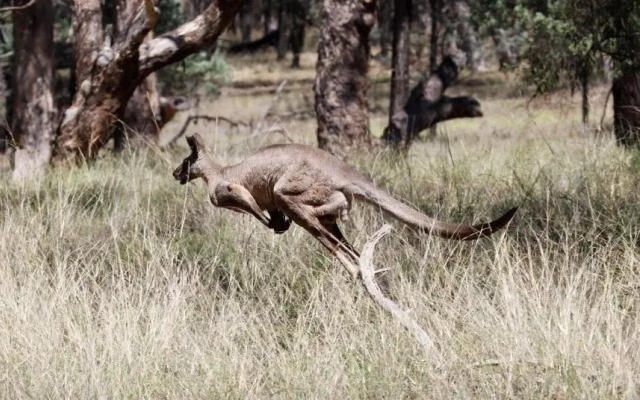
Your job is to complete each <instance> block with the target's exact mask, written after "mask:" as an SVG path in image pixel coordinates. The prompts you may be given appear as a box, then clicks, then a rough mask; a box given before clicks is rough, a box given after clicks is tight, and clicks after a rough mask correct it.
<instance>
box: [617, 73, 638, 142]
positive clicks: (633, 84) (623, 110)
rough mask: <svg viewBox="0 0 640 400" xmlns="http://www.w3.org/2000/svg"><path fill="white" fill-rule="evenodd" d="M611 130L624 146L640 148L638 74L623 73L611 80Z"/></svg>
mask: <svg viewBox="0 0 640 400" xmlns="http://www.w3.org/2000/svg"><path fill="white" fill-rule="evenodd" d="M611 91H612V93H613V128H614V133H615V136H616V139H617V140H618V142H619V143H620V144H622V145H624V146H628V147H640V72H638V71H625V73H623V74H622V75H621V76H620V77H618V78H615V79H614V80H613V86H612V88H611Z"/></svg>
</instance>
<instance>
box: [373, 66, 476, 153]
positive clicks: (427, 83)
mask: <svg viewBox="0 0 640 400" xmlns="http://www.w3.org/2000/svg"><path fill="white" fill-rule="evenodd" d="M457 78H458V66H457V65H456V63H455V62H454V61H453V59H452V58H451V57H445V59H444V60H443V61H442V64H440V66H439V67H438V69H436V71H435V72H434V73H433V74H432V75H431V76H430V77H429V79H426V80H425V79H423V80H422V81H421V82H420V83H419V84H418V85H417V86H416V87H414V88H413V90H411V94H410V95H409V99H408V100H407V103H406V104H405V105H404V108H403V109H402V110H400V111H398V112H397V113H396V114H395V115H394V116H393V117H392V118H391V119H392V121H394V122H395V121H403V122H404V123H405V127H404V129H405V130H406V132H407V135H406V137H407V139H406V141H405V142H404V147H405V148H407V147H409V146H410V145H411V142H412V141H413V139H414V138H415V137H416V136H418V134H419V133H420V132H422V131H423V130H425V129H427V128H431V127H433V126H435V125H436V124H437V123H439V122H442V121H446V120H450V119H455V118H473V117H481V116H482V111H481V110H480V103H479V102H478V101H477V100H476V99H474V98H472V97H467V96H462V97H453V98H450V97H446V96H444V91H445V90H446V89H447V87H449V85H451V84H452V83H453V82H454V81H455V80H456V79H457ZM393 129H394V128H392V127H391V126H390V127H387V129H385V133H384V135H383V138H384V139H385V140H386V141H387V142H388V143H391V144H393V145H394V146H398V143H397V142H394V137H393V136H392V135H391V134H392V130H393ZM396 129H397V128H396Z"/></svg>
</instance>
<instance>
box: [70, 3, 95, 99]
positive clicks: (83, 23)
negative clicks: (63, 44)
mask: <svg viewBox="0 0 640 400" xmlns="http://www.w3.org/2000/svg"><path fill="white" fill-rule="evenodd" d="M73 32H74V43H73V53H74V58H75V75H76V87H80V84H81V83H82V81H84V80H85V79H87V78H89V77H90V76H91V71H92V69H93V64H94V62H95V60H96V58H97V57H98V53H99V52H100V48H101V47H102V9H101V7H100V0H75V2H74V13H73ZM69 58H71V57H69Z"/></svg>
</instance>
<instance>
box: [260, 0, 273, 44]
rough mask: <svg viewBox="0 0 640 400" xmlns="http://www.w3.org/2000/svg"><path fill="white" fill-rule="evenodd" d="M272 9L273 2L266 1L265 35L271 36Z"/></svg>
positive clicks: (264, 11)
mask: <svg viewBox="0 0 640 400" xmlns="http://www.w3.org/2000/svg"><path fill="white" fill-rule="evenodd" d="M271 8H272V0H264V4H263V12H262V14H263V18H264V35H263V36H267V35H269V32H271V27H270V26H269V24H270V23H271Z"/></svg>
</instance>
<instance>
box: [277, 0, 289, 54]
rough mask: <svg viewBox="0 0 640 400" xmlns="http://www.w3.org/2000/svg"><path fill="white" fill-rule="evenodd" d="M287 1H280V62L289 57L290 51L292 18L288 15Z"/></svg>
mask: <svg viewBox="0 0 640 400" xmlns="http://www.w3.org/2000/svg"><path fill="white" fill-rule="evenodd" d="M286 1H287V0H280V8H279V10H278V31H279V32H280V36H278V61H282V60H284V59H285V57H286V56H287V51H288V50H289V35H290V33H291V21H290V16H289V14H288V13H287V7H286V4H285V3H286Z"/></svg>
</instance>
